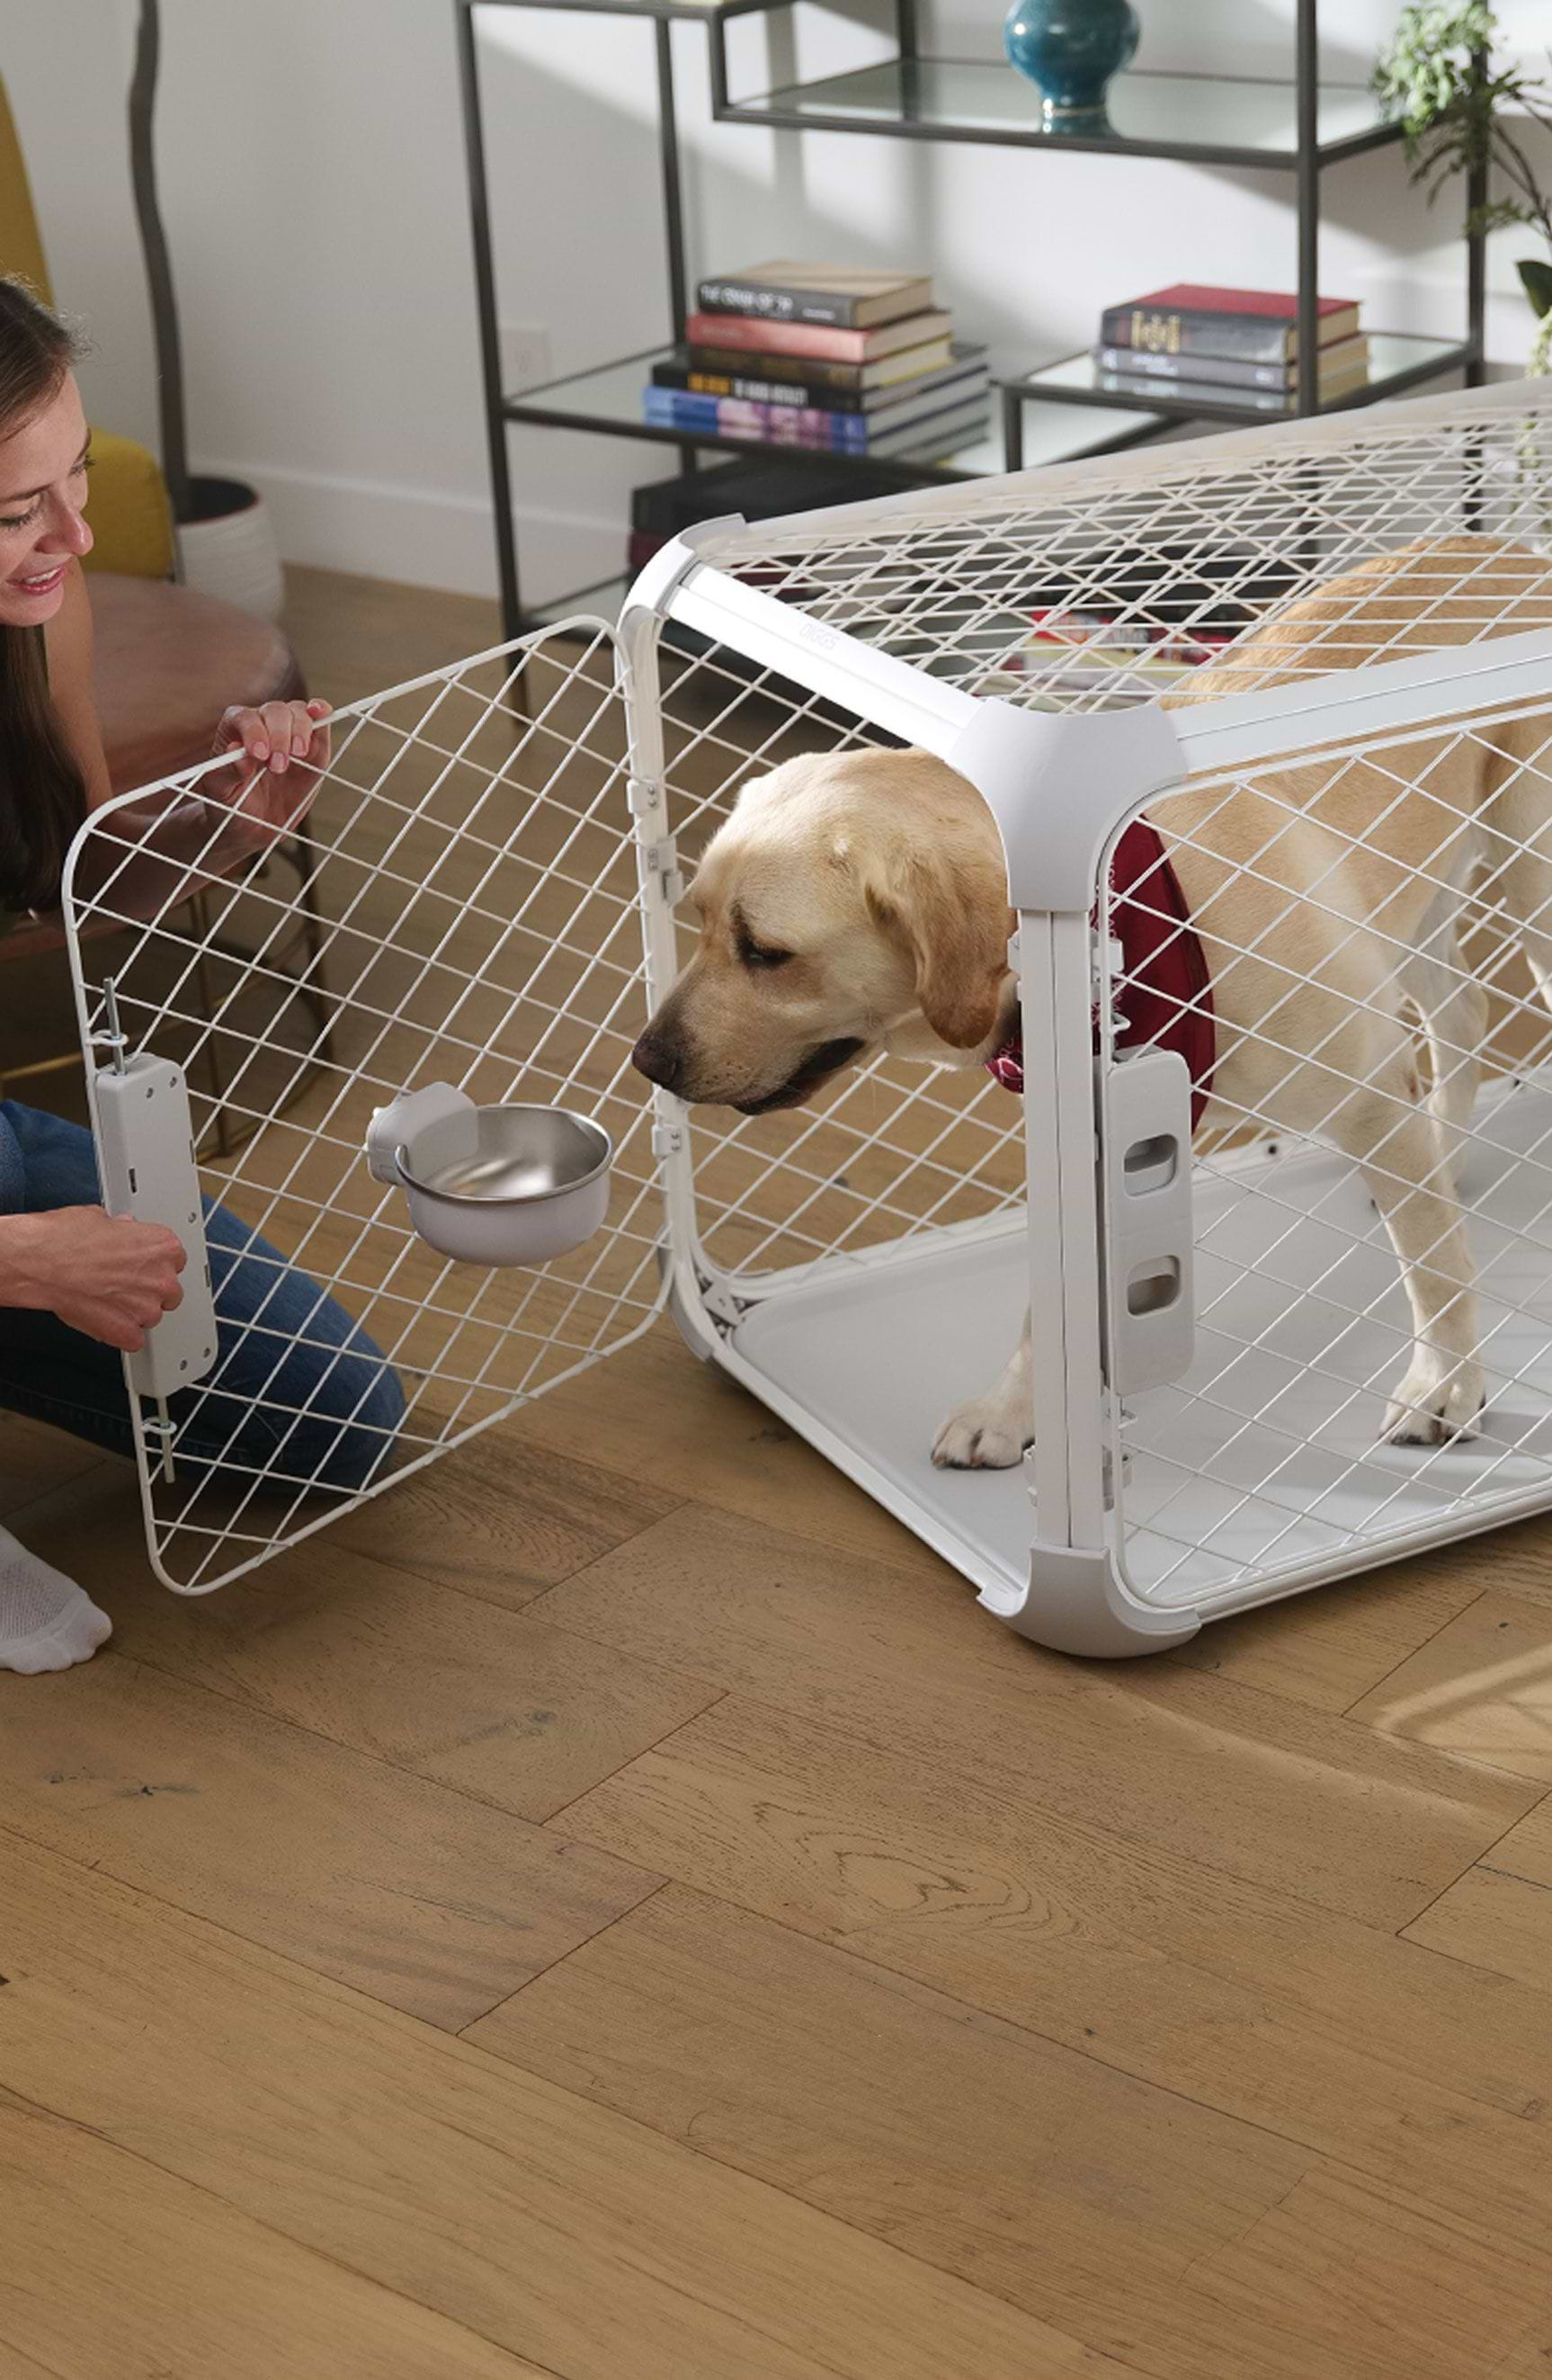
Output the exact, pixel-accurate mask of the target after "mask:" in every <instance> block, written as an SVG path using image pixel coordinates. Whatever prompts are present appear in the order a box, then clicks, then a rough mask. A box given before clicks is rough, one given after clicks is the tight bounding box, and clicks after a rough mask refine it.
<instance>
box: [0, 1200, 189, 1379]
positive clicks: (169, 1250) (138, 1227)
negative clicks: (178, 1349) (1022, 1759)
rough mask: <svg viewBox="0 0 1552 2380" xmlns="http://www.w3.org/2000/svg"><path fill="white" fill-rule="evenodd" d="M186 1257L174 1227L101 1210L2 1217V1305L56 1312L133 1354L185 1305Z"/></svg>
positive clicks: (62, 1209)
mask: <svg viewBox="0 0 1552 2380" xmlns="http://www.w3.org/2000/svg"><path fill="white" fill-rule="evenodd" d="M187 1262H188V1258H187V1257H186V1255H185V1253H184V1247H183V1243H182V1241H181V1240H180V1239H179V1238H178V1236H177V1234H176V1232H169V1231H167V1230H166V1229H165V1228H164V1226H163V1225H162V1224H161V1223H138V1222H136V1221H135V1220H134V1218H133V1216H130V1215H110V1214H107V1213H106V1212H105V1211H104V1210H103V1208H101V1207H55V1208H51V1209H50V1210H49V1211H48V1212H47V1213H46V1214H42V1215H4V1216H0V1305H25V1306H33V1307H39V1308H42V1311H44V1312H45V1313H49V1314H56V1315H57V1316H58V1318H59V1319H60V1321H61V1322H64V1323H67V1324H68V1325H69V1327H70V1329H71V1330H80V1331H84V1333H85V1334H86V1336H87V1337H88V1338H89V1339H100V1340H101V1341H102V1342H103V1344H104V1345H106V1346H109V1347H117V1348H120V1349H122V1351H123V1352H124V1353H125V1354H127V1355H134V1354H139V1350H140V1349H141V1348H142V1347H143V1346H144V1345H145V1337H146V1332H147V1331H148V1330H151V1329H152V1326H153V1325H154V1324H156V1323H158V1322H160V1321H161V1319H162V1317H163V1316H164V1314H170V1313H171V1312H172V1310H173V1308H174V1307H175V1306H176V1305H182V1303H183V1287H182V1284H181V1282H180V1281H179V1280H178V1275H179V1273H181V1272H182V1270H183V1269H184V1266H185V1264H186V1263H187Z"/></svg>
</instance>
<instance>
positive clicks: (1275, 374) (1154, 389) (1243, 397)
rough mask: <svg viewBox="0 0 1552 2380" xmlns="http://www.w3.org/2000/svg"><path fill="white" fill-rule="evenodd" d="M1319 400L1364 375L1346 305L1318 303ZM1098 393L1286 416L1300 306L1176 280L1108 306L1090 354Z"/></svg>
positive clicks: (1361, 347) (1364, 351)
mask: <svg viewBox="0 0 1552 2380" xmlns="http://www.w3.org/2000/svg"><path fill="white" fill-rule="evenodd" d="M1319 321H1320V400H1321V403H1322V404H1327V403H1328V402H1330V401H1331V400H1332V399H1333V398H1337V397H1342V396H1350V395H1352V392H1353V390H1354V389H1359V388H1362V387H1364V384H1365V383H1366V382H1367V380H1368V377H1369V343H1368V341H1367V339H1366V338H1364V337H1363V336H1362V335H1361V334H1360V333H1359V329H1358V307H1357V302H1356V300H1355V299H1353V298H1351V297H1322V298H1321V299H1320V300H1319ZM1094 360H1095V362H1096V364H1097V367H1098V370H1097V375H1096V378H1097V384H1098V386H1099V387H1101V388H1103V389H1108V390H1110V391H1113V392H1114V393H1115V394H1116V395H1125V396H1134V397H1135V398H1136V399H1137V401H1138V403H1139V404H1146V402H1147V400H1148V398H1149V396H1150V395H1151V396H1153V397H1155V398H1157V397H1159V396H1166V395H1168V396H1170V397H1172V398H1175V399H1177V400H1179V401H1180V402H1182V403H1187V404H1188V403H1191V402H1193V401H1195V402H1198V403H1200V404H1204V405H1231V406H1234V407H1243V408H1244V409H1245V410H1246V411H1247V412H1252V413H1288V412H1291V410H1292V407H1293V404H1294V400H1295V398H1296V396H1297V395H1298V387H1299V301H1298V299H1297V297H1291V296H1290V295H1288V294H1286V293H1284V292H1281V291H1278V290H1272V289H1212V288H1205V287H1203V286H1201V285H1199V284H1197V283H1195V282H1189V281H1182V282H1177V283H1176V284H1175V285H1174V286H1173V287H1172V288H1170V289H1153V290H1150V291H1149V292H1148V294H1147V296H1146V297H1134V298H1131V299H1130V300H1129V301H1128V302H1127V304H1126V305H1124V306H1109V307H1107V309H1106V310H1105V311H1104V313H1103V314H1102V315H1101V316H1100V318H1099V343H1098V345H1097V347H1096V348H1095V350H1094Z"/></svg>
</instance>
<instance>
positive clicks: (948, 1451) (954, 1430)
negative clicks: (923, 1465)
mask: <svg viewBox="0 0 1552 2380" xmlns="http://www.w3.org/2000/svg"><path fill="white" fill-rule="evenodd" d="M1033 1444H1034V1437H1033V1434H1032V1432H1031V1431H1030V1428H1029V1424H1028V1421H1027V1419H1026V1418H1025V1415H1023V1414H1021V1413H1020V1412H1018V1411H1017V1410H1016V1409H1015V1408H1014V1406H1013V1404H1012V1401H1011V1400H1010V1398H1009V1397H1008V1396H1007V1394H1006V1392H1005V1391H1000V1390H996V1389H993V1390H991V1391H990V1393H989V1394H988V1395H987V1396H984V1397H972V1398H971V1400H970V1402H969V1403H968V1404H963V1405H961V1406H960V1407H959V1409H958V1411H957V1412H955V1413H952V1414H951V1415H949V1417H948V1420H947V1421H946V1422H945V1423H944V1424H943V1427H942V1428H941V1429H940V1431H939V1433H938V1439H937V1443H936V1444H935V1445H934V1447H933V1449H932V1460H933V1462H934V1463H936V1464H937V1466H938V1469H939V1470H940V1471H1011V1470H1012V1468H1013V1466H1014V1464H1015V1463H1021V1462H1022V1461H1023V1459H1024V1450H1025V1447H1026V1446H1032V1445H1033Z"/></svg>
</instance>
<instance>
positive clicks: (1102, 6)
mask: <svg viewBox="0 0 1552 2380" xmlns="http://www.w3.org/2000/svg"><path fill="white" fill-rule="evenodd" d="M1140 30H1141V28H1140V27H1139V25H1138V22H1137V12H1136V10H1135V8H1134V7H1133V6H1132V0H1013V5H1012V7H1011V8H1010V9H1009V11H1008V17H1007V22H1006V23H1005V24H1004V26H1003V28H1002V46H1003V48H1004V49H1005V50H1006V51H1007V53H1008V57H1009V60H1010V63H1011V64H1012V65H1013V66H1015V67H1017V68H1018V70H1019V72H1020V74H1023V75H1027V76H1028V77H1029V79H1030V81H1031V82H1032V83H1035V84H1036V85H1037V87H1038V89H1039V91H1040V95H1041V98H1042V99H1043V101H1044V103H1045V115H1046V120H1047V122H1048V123H1049V124H1050V125H1051V127H1052V128H1053V129H1061V128H1062V127H1063V126H1065V127H1067V128H1071V129H1073V130H1074V131H1075V130H1077V129H1078V128H1080V127H1081V126H1082V125H1084V124H1085V123H1086V124H1089V125H1097V124H1102V123H1103V122H1104V118H1105V88H1106V85H1107V84H1108V83H1109V79H1110V77H1111V76H1112V75H1115V74H1119V73H1120V71H1121V69H1122V67H1123V66H1125V65H1126V64H1127V63H1128V61H1129V60H1130V59H1131V58H1132V57H1133V55H1134V53H1135V51H1136V47H1137V35H1138V33H1139V31H1140Z"/></svg>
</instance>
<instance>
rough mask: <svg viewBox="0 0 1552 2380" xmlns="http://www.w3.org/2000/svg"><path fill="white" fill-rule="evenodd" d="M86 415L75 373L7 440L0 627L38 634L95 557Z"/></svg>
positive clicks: (0, 474) (0, 453)
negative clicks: (70, 576) (87, 559)
mask: <svg viewBox="0 0 1552 2380" xmlns="http://www.w3.org/2000/svg"><path fill="white" fill-rule="evenodd" d="M86 448H87V428H86V417H85V415H84V414H83V413H82V411H81V401H80V392H79V389H78V388H77V386H76V381H75V374H74V373H73V372H67V373H66V375H65V377H64V379H63V380H62V381H61V382H60V383H59V386H58V388H57V389H56V390H55V393H54V395H53V396H51V397H50V399H49V401H48V403H47V404H46V405H44V406H42V407H40V408H39V410H38V411H37V412H36V413H34V414H31V415H30V416H29V418H28V419H26V420H25V421H24V422H22V423H21V425H20V427H19V428H18V429H16V430H13V431H12V432H11V434H10V436H9V437H8V438H0V624H4V625H5V626H6V627H8V628H33V627H36V626H37V625H38V624H39V623H40V622H41V621H43V620H50V619H52V618H53V617H54V614H55V613H56V612H57V611H58V609H59V607H60V605H61V603H63V601H65V580H66V576H67V572H68V570H69V568H70V565H71V564H72V563H73V562H76V561H78V560H79V557H80V556H81V555H82V554H84V553H91V530H90V529H89V528H87V525H86V522H85V519H84V517H83V514H84V511H85V506H86V486H87V480H86Z"/></svg>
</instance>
